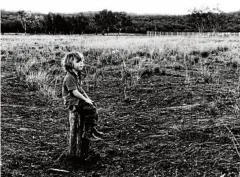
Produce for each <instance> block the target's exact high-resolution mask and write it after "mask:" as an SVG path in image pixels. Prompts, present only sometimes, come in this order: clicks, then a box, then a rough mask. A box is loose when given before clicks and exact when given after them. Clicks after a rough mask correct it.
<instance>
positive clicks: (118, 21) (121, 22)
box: [113, 12, 132, 34]
mask: <svg viewBox="0 0 240 177" xmlns="http://www.w3.org/2000/svg"><path fill="white" fill-rule="evenodd" d="M113 16H114V20H113V25H114V28H115V29H116V30H117V31H118V34H119V33H121V31H122V29H123V28H126V27H127V26H130V25H131V24H132V23H131V19H130V17H129V16H127V14H126V13H125V12H115V13H113Z"/></svg>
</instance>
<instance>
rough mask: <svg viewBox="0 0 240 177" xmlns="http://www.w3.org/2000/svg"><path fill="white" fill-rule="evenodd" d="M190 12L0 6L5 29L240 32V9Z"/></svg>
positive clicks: (5, 30)
mask: <svg viewBox="0 0 240 177" xmlns="http://www.w3.org/2000/svg"><path fill="white" fill-rule="evenodd" d="M189 12H190V13H189V14H188V15H147V14H146V15H137V14H128V13H125V12H113V11H111V10H107V9H104V10H102V11H99V12H85V13H75V14H60V13H48V14H41V13H31V12H26V11H18V12H10V11H5V10H1V32H2V33H30V34H102V35H105V34H108V33H144V34H145V33H146V32H147V31H162V32H200V33H202V32H239V31H240V11H238V12H233V13H224V12H222V11H221V10H220V9H218V8H213V9H210V8H208V7H205V8H201V9H196V8H195V9H192V10H190V11H189Z"/></svg>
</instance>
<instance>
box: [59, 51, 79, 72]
mask: <svg viewBox="0 0 240 177" xmlns="http://www.w3.org/2000/svg"><path fill="white" fill-rule="evenodd" d="M74 59H76V60H77V61H82V60H83V59H84V58H83V54H82V53H80V52H69V53H67V54H65V56H64V57H63V59H62V62H61V63H62V67H63V69H64V70H65V71H72V69H73V67H74V66H73V61H74Z"/></svg>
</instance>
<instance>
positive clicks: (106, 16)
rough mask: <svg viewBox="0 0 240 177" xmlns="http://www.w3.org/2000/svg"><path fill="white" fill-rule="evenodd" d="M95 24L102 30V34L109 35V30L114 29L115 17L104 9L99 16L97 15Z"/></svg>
mask: <svg viewBox="0 0 240 177" xmlns="http://www.w3.org/2000/svg"><path fill="white" fill-rule="evenodd" d="M94 19H95V22H96V24H97V25H98V26H99V28H100V29H101V32H102V34H103V35H104V34H105V33H107V34H108V33H109V30H110V29H111V28H113V26H114V25H113V24H114V15H113V13H112V11H108V10H107V9H104V10H102V11H100V12H99V13H98V14H95V18H94Z"/></svg>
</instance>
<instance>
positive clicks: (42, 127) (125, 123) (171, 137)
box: [1, 61, 240, 177]
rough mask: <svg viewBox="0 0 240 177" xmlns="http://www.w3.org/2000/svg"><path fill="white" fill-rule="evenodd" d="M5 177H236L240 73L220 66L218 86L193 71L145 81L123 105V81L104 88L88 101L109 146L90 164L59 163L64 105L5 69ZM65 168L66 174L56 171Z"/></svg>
mask: <svg viewBox="0 0 240 177" xmlns="http://www.w3.org/2000/svg"><path fill="white" fill-rule="evenodd" d="M1 68H2V73H1V155H2V156H1V158H2V164H1V175H2V176H6V177H7V176H218V177H219V176H221V175H223V174H225V177H226V176H237V175H238V174H239V171H240V170H239V165H240V156H239V154H238V150H239V148H240V147H239V145H238V142H239V139H240V136H239V134H240V124H239V123H240V121H239V115H238V114H239V112H237V110H236V109H234V106H236V104H238V103H237V99H238V98H236V96H235V95H234V93H233V92H231V90H232V89H235V88H234V84H233V83H234V82H235V81H237V77H238V75H237V72H236V68H233V67H232V66H231V65H229V66H227V67H225V66H223V67H222V68H221V70H220V75H221V77H220V82H219V83H218V84H216V83H215V82H207V81H206V80H204V79H203V78H202V77H201V76H200V75H198V74H197V73H194V72H193V71H192V74H191V80H190V84H189V83H187V84H186V83H185V76H184V71H176V72H175V71H168V72H167V73H166V74H164V75H153V76H151V77H146V78H143V79H142V80H141V82H140V83H139V85H138V86H137V87H136V88H134V89H129V90H128V92H127V94H128V96H129V99H127V100H124V99H123V93H122V91H121V89H120V88H121V87H120V81H119V80H118V79H115V80H114V79H105V80H103V81H101V82H100V83H99V85H98V87H97V88H96V90H95V91H94V90H91V91H90V92H89V95H90V96H91V97H92V99H93V100H95V101H96V103H97V104H98V108H99V114H100V121H99V129H100V130H101V131H103V132H104V133H105V136H104V141H102V142H95V143H92V144H91V149H92V151H94V154H95V156H93V157H92V158H91V159H88V160H87V161H85V162H81V163H80V162H74V163H73V162H70V161H67V160H64V159H62V160H60V161H57V159H58V157H59V156H60V155H61V154H62V153H63V152H65V151H66V150H67V147H68V140H67V139H68V117H67V111H66V110H65V109H64V107H63V105H62V102H61V101H59V102H52V101H49V100H48V99H46V98H44V97H43V96H42V95H41V94H40V93H39V92H38V91H36V90H33V89H30V88H29V87H28V85H27V83H26V82H25V81H24V78H21V77H18V76H17V74H16V72H15V70H14V65H13V64H12V63H10V62H7V61H5V62H2V66H1ZM52 168H54V169H61V170H66V171H55V170H52Z"/></svg>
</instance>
